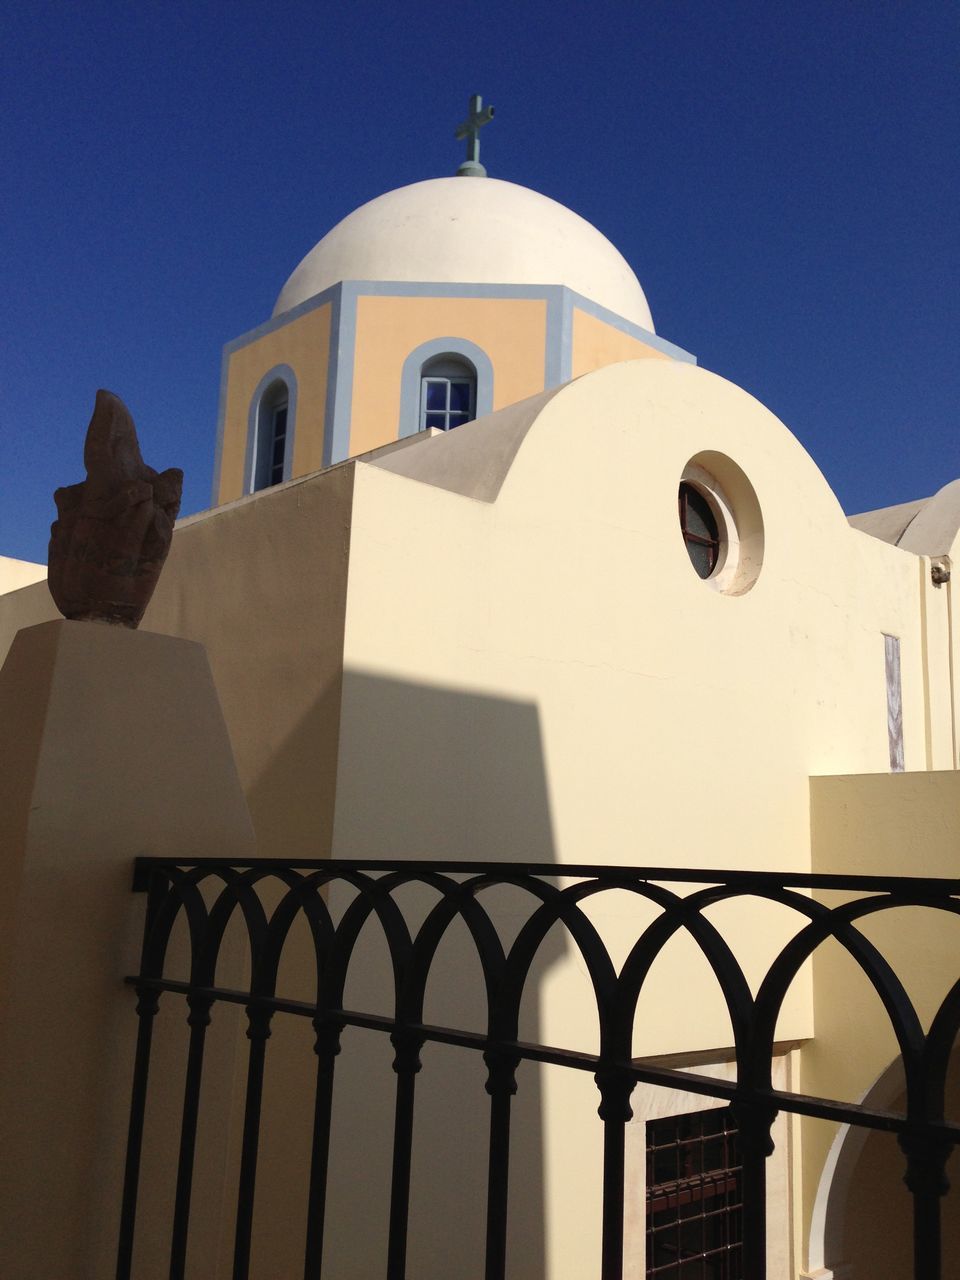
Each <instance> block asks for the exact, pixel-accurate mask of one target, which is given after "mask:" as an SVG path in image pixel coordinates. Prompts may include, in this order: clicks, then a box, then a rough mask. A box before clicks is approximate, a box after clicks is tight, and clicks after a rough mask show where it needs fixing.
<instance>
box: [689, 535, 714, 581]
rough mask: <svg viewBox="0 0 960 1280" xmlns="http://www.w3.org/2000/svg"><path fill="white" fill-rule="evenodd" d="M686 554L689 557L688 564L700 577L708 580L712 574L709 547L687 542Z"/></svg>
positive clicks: (700, 543)
mask: <svg viewBox="0 0 960 1280" xmlns="http://www.w3.org/2000/svg"><path fill="white" fill-rule="evenodd" d="M687 552H688V554H689V556H690V563H691V564H692V565H693V567H694V568H695V569H696V571H697V573H699V575H700V577H701V578H709V577H710V574H711V573H712V572H713V553H712V551H711V549H710V547H708V546H706V544H705V543H702V542H688V543H687Z"/></svg>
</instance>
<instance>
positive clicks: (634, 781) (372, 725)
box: [334, 361, 950, 1276]
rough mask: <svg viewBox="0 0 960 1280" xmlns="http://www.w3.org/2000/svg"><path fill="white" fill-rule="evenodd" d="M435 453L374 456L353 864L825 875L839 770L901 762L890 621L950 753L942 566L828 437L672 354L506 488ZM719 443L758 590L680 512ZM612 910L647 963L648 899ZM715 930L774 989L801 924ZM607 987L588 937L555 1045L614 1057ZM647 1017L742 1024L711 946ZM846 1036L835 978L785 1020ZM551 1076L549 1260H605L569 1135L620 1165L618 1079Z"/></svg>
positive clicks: (351, 633)
mask: <svg viewBox="0 0 960 1280" xmlns="http://www.w3.org/2000/svg"><path fill="white" fill-rule="evenodd" d="M490 425H491V427H492V425H493V420H491V424H490ZM483 429H484V424H483V423H478V424H476V425H475V427H474V428H472V430H474V431H476V432H477V433H479V432H480V431H482V430H483ZM461 430H462V431H467V430H471V428H463V429H461ZM458 434H459V433H458ZM461 443H462V442H461ZM419 447H420V448H421V449H422V450H423V451H424V452H423V453H422V454H420V455H417V454H416V453H415V452H408V453H407V454H406V455H405V456H404V468H405V470H406V472H407V474H406V475H405V476H401V475H397V474H392V473H390V472H387V471H385V470H384V469H381V468H378V467H375V466H366V465H363V464H359V465H358V468H357V484H356V494H355V507H354V533H353V539H352V543H351V571H350V585H349V592H348V602H347V618H346V632H345V642H344V664H345V675H344V696H343V704H342V711H341V749H340V760H339V774H338V792H337V813H336V824H335V832H334V851H335V853H336V854H338V855H340V856H351V855H356V854H360V853H364V854H368V855H374V856H375V855H380V856H396V855H397V854H398V853H403V852H404V851H410V852H411V853H412V854H416V855H417V856H426V857H431V856H445V857H464V858H484V857H489V858H508V859H509V858H520V859H524V858H528V857H532V858H536V859H539V860H542V861H546V862H551V861H556V862H558V863H562V862H565V861H591V860H596V861H598V862H603V863H616V862H622V863H639V864H643V863H647V864H651V863H652V864H654V865H664V864H667V865H669V864H674V863H675V864H677V865H680V866H703V867H745V868H754V867H755V868H761V869H769V870H775V869H779V870H797V871H799V870H804V869H806V868H807V867H808V866H809V859H810V844H809V842H810V829H809V798H808V778H809V775H810V774H814V773H828V772H833V771H849V770H852V769H856V770H858V771H865V772H870V771H874V772H877V773H883V772H886V770H887V769H888V768H889V762H888V741H887V723H886V693H885V677H884V660H883V652H884V643H883V634H884V633H885V632H886V633H890V634H894V635H897V636H899V637H900V640H901V650H902V665H903V698H904V734H905V750H906V761H907V767H908V768H909V769H921V770H922V769H926V768H927V767H928V765H929V756H928V732H927V721H928V714H927V704H926V702H925V698H926V697H929V699H930V702H931V704H932V707H931V710H930V715H931V716H932V717H934V718H936V717H937V716H939V715H943V714H946V715H947V716H949V711H948V710H947V711H946V712H945V711H944V708H946V707H948V705H949V698H950V689H949V669H948V666H949V664H948V662H947V655H946V653H945V651H944V650H943V648H942V646H941V647H940V648H938V649H935V650H934V651H933V653H932V654H930V655H926V654H925V651H924V648H923V633H922V629H921V625H920V617H921V607H920V606H921V597H922V583H923V577H922V574H923V572H924V568H923V564H922V562H921V561H919V560H918V559H917V558H916V557H914V556H911V555H908V554H906V553H904V552H901V551H898V550H897V549H895V548H892V547H889V546H887V545H885V544H882V543H879V542H877V541H876V540H873V539H870V538H868V537H867V536H865V535H863V534H861V533H859V532H857V531H855V530H851V529H850V528H849V526H848V525H847V522H846V520H845V518H844V516H843V513H842V511H841V510H840V507H839V505H838V504H837V502H836V499H835V498H834V496H833V495H832V493H831V492H830V490H829V488H828V487H827V485H826V483H825V482H824V480H823V477H822V476H821V475H820V473H819V472H818V470H817V468H816V467H815V465H814V464H813V462H812V461H811V459H810V458H809V457H808V455H807V454H806V453H805V452H804V451H803V449H802V448H801V447H800V445H799V444H798V443H797V441H796V440H795V439H794V438H793V437H792V436H791V435H790V434H789V432H787V431H786V430H785V428H784V427H783V426H782V424H780V423H779V422H777V420H776V419H775V418H774V417H773V416H772V415H771V414H770V413H769V412H768V411H767V410H765V409H764V408H763V407H762V406H761V405H759V404H758V403H757V402H756V401H754V400H752V399H751V397H749V396H748V395H746V394H745V393H744V392H742V391H740V390H739V389H737V388H736V387H733V386H732V385H730V384H728V383H725V382H724V381H723V380H721V379H719V378H716V377H714V376H713V375H710V374H707V373H705V372H703V371H700V370H697V369H695V368H692V367H690V366H686V365H679V364H674V363H667V362H659V361H657V362H654V361H643V362H642V363H633V364H630V365H619V366H615V367H612V368H607V369H604V370H602V371H600V372H598V373H595V374H592V375H588V376H587V377H585V378H582V379H580V380H579V381H577V382H575V383H573V384H571V385H569V386H567V387H566V388H564V389H562V390H561V391H560V392H558V393H557V394H556V395H554V396H553V397H552V398H550V399H549V401H548V402H546V403H545V404H544V407H543V408H542V409H541V411H540V412H539V416H537V417H536V419H535V421H534V422H533V425H532V426H531V427H530V429H529V430H528V432H527V434H526V436H525V438H524V440H523V442H522V444H521V446H520V448H519V450H518V451H517V453H516V456H515V458H514V459H513V462H512V465H511V466H510V468H509V470H508V471H507V474H506V476H505V479H504V481H503V484H502V488H501V489H500V491H499V496H498V497H497V499H496V501H494V502H492V503H486V502H483V501H477V500H476V499H474V498H471V497H466V496H463V493H459V492H453V491H451V488H457V487H459V488H461V489H463V490H464V491H465V492H469V489H470V485H469V483H468V479H467V478H465V477H463V476H460V477H457V475H456V474H455V473H456V467H455V466H452V467H451V468H450V470H449V474H447V476H446V477H445V478H444V469H443V467H441V466H435V467H432V468H428V467H426V466H424V467H423V470H424V473H425V474H427V472H428V471H429V474H430V475H431V479H432V481H433V482H432V483H430V484H424V483H419V482H418V481H417V480H416V479H415V478H414V477H415V473H416V464H417V457H418V456H420V457H421V458H425V457H426V456H427V454H426V451H428V450H438V449H449V450H451V456H452V451H453V450H454V449H457V448H459V445H458V444H456V443H455V442H454V441H453V440H452V439H451V440H444V439H442V438H441V439H438V440H436V441H431V442H427V443H425V444H424V445H422V446H419ZM705 450H712V451H715V452H719V453H720V454H723V455H726V456H727V457H729V458H730V459H733V460H734V461H735V462H736V463H737V464H739V466H740V467H741V468H742V469H743V471H744V472H745V473H746V475H747V477H748V478H749V480H750V482H751V483H752V485H753V487H754V489H755V491H756V494H757V496H758V499H759V504H760V508H761V510H762V515H763V523H764V551H763V567H762V570H761V572H760V575H759V578H758V579H757V581H756V583H755V585H754V586H753V588H752V589H751V590H750V591H748V592H747V593H746V594H744V595H740V596H725V595H722V594H719V593H717V592H716V591H714V590H713V589H712V588H711V587H710V586H709V585H708V584H706V583H704V582H702V581H700V580H699V579H698V578H697V576H696V575H695V573H694V572H693V571H692V569H691V566H690V564H689V562H688V559H687V556H686V552H685V549H684V547H683V544H682V540H681V538H680V534H679V530H678V528H677V508H676V495H677V484H678V481H679V479H680V476H681V474H682V472H683V470H684V467H685V466H686V464H687V463H688V462H689V460H690V459H691V458H693V457H696V456H698V455H700V454H701V453H702V452H703V451H705ZM438 456H439V455H438ZM443 485H449V486H450V487H441V486H443ZM932 603H933V605H939V604H940V603H941V602H940V600H939V599H938V600H935V601H933V602H932ZM369 778H376V779H378V783H379V785H378V786H377V787H376V788H374V789H371V788H370V787H369V786H368V785H366V780H367V779H369ZM590 915H591V919H593V920H594V922H595V923H596V924H597V925H598V927H600V928H601V930H602V931H603V933H604V936H605V937H606V938H607V940H608V943H609V945H610V946H611V948H612V950H613V952H614V954H616V955H622V954H623V948H624V947H625V946H626V945H627V942H628V940H629V939H630V938H632V937H634V936H636V933H635V931H636V927H637V919H638V915H641V916H642V913H638V912H637V911H636V910H635V909H628V908H627V906H626V904H616V905H614V904H610V905H603V904H597V905H596V906H595V908H594V909H593V910H592V911H591V913H590ZM711 918H713V919H714V920H715V921H717V922H719V923H721V924H722V926H723V928H724V930H725V933H726V936H727V937H728V938H729V939H730V941H731V945H732V946H733V949H734V951H735V953H736V954H737V956H738V957H739V958H740V960H741V963H742V964H743V965H744V967H745V970H746V972H747V974H748V976H749V977H750V978H751V979H752V980H753V981H757V980H758V978H759V977H760V975H761V974H762V973H763V972H765V970H766V968H767V966H768V965H769V963H770V962H771V960H772V958H773V956H774V955H775V954H776V951H777V950H778V949H779V946H780V945H782V944H783V942H784V941H785V940H786V938H787V937H788V936H789V934H790V933H791V932H792V929H793V927H794V921H793V920H791V919H788V918H786V917H785V916H778V915H777V913H776V912H775V911H773V910H771V909H769V908H767V909H764V908H760V907H758V906H757V905H756V904H753V905H752V906H751V905H747V904H742V905H741V906H739V907H730V908H726V909H724V910H716V911H714V912H713V913H711ZM678 974H682V975H683V980H682V986H683V992H684V998H683V999H682V1000H677V998H676V995H677V989H678V978H677V975H678ZM592 999H593V997H592V994H591V993H590V990H589V984H588V981H587V978H586V975H585V970H584V966H583V964H582V962H580V961H578V960H577V959H576V958H575V955H574V953H573V949H572V944H571V943H570V941H569V939H567V940H564V939H558V941H557V944H556V946H555V947H554V948H553V949H552V950H551V951H550V952H549V956H548V961H547V963H546V964H545V972H544V974H543V979H542V985H541V986H540V988H539V991H538V1000H537V1002H536V1007H535V1008H532V1009H531V1010H530V1011H529V1019H530V1021H529V1024H528V1027H527V1033H528V1034H529V1035H531V1036H533V1037H536V1038H539V1039H542V1040H545V1041H546V1042H547V1043H560V1044H571V1043H573V1044H575V1045H576V1047H586V1048H590V1047H592V1046H593V1045H595V1043H596V1039H595V1036H596V1032H595V1018H594V1015H593V1013H592ZM642 1010H643V1018H642V1024H643V1033H642V1035H638V1036H637V1037H636V1040H635V1051H636V1052H643V1053H670V1052H675V1051H678V1050H680V1049H693V1048H703V1049H708V1048H710V1047H711V1046H714V1047H718V1046H723V1045H727V1044H729V1042H730V1030H729V1025H728V1023H727V1020H726V1016H725V1014H724V1012H723V1010H722V1007H721V1005H720V1002H719V1000H718V999H717V997H716V991H715V987H714V984H713V981H712V979H711V978H710V976H709V974H708V973H707V972H706V966H705V965H704V963H703V961H702V960H699V959H698V958H697V957H696V955H695V954H694V952H693V949H692V947H691V946H689V945H687V944H685V943H684V941H683V940H676V941H675V942H674V943H672V944H671V947H670V950H669V953H668V956H665V957H664V961H663V962H662V963H661V964H660V965H658V966H657V967H656V968H655V969H654V971H653V973H652V975H651V979H650V984H649V989H648V992H647V994H645V996H644V1003H643V1005H642ZM816 1031H817V1024H816V1021H815V1019H814V1016H813V1008H812V1001H811V993H810V987H809V975H807V980H806V981H805V980H804V979H802V978H801V980H799V981H798V983H797V986H796V990H795V992H794V994H793V996H792V998H791V1000H790V1001H789V1002H788V1007H787V1009H786V1010H785V1014H784V1017H783V1018H782V1020H781V1025H780V1028H779V1031H778V1035H779V1036H781V1037H784V1038H798V1039H799V1038H803V1037H806V1036H810V1035H811V1034H814V1033H815V1032H816ZM529 1074H530V1073H528V1080H529ZM527 1087H528V1088H532V1089H533V1090H534V1091H535V1093H536V1096H537V1099H538V1106H539V1115H540V1116H541V1117H542V1120H541V1121H540V1123H542V1126H543V1134H544V1142H543V1151H544V1155H543V1163H542V1166H541V1167H540V1169H539V1175H538V1177H531V1179H530V1185H531V1187H533V1188H534V1189H536V1190H539V1189H540V1188H541V1187H542V1194H543V1203H544V1205H545V1206H546V1217H545V1227H544V1231H545V1238H544V1241H543V1243H542V1248H543V1250H544V1252H545V1256H546V1257H547V1258H549V1259H551V1260H552V1262H553V1268H554V1269H553V1270H551V1271H550V1272H549V1273H550V1274H556V1275H561V1276H562V1275H567V1274H569V1275H577V1274H584V1273H586V1272H585V1269H589V1267H590V1265H591V1258H592V1256H593V1255H592V1254H591V1252H590V1244H589V1242H590V1240H591V1234H590V1232H589V1231H584V1230H582V1229H581V1228H580V1226H579V1224H581V1223H583V1222H584V1221H585V1219H589V1218H590V1215H591V1214H593V1215H594V1218H595V1214H596V1212H598V1202H594V1201H593V1200H592V1199H591V1196H590V1192H589V1190H585V1188H598V1184H597V1182H596V1180H595V1179H592V1178H591V1177H589V1176H587V1175H586V1174H585V1176H584V1177H582V1178H580V1179H577V1180H570V1179H568V1178H566V1177H565V1175H564V1169H565V1168H566V1165H565V1163H564V1161H565V1160H568V1158H569V1150H567V1149H566V1147H565V1146H564V1143H563V1142H562V1141H561V1140H560V1139H559V1138H558V1136H557V1135H558V1134H559V1133H560V1132H561V1131H563V1132H567V1131H568V1129H569V1126H570V1125H571V1124H572V1123H573V1124H575V1127H576V1129H577V1131H578V1134H579V1139H580V1147H579V1150H580V1151H581V1159H582V1162H583V1163H582V1166H581V1167H582V1169H583V1170H589V1169H596V1168H598V1167H599V1166H598V1165H597V1160H598V1159H599V1154H598V1153H599V1133H598V1132H597V1131H596V1130H594V1131H592V1132H591V1131H590V1125H589V1117H590V1114H591V1109H590V1095H591V1090H592V1086H591V1083H590V1082H589V1081H588V1080H585V1079H580V1078H579V1077H578V1073H572V1072H566V1073H565V1072H562V1071H556V1070H553V1071H551V1070H550V1069H542V1070H540V1071H539V1073H537V1074H536V1079H535V1082H534V1083H532V1084H528V1086H527ZM523 1105H524V1104H523V1101H522V1099H521V1095H518V1106H519V1107H522V1106H523ZM527 1115H528V1123H533V1122H532V1121H531V1120H530V1119H529V1113H527ZM572 1116H576V1117H582V1122H581V1120H577V1121H571V1119H570V1117H572ZM564 1152H565V1154H561V1153H564ZM597 1194H599V1192H598V1190H597ZM561 1260H562V1261H561Z"/></svg>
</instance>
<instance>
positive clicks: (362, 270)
mask: <svg viewBox="0 0 960 1280" xmlns="http://www.w3.org/2000/svg"><path fill="white" fill-rule="evenodd" d="M341 280H384V281H386V280H422V281H429V282H441V283H451V284H530V285H543V284H554V285H556V284H563V285H567V286H568V288H570V289H574V290H575V291H576V292H577V293H582V294H584V295H585V296H586V297H588V298H590V299H592V301H594V302H598V303H599V304H600V305H601V306H603V307H607V308H609V310H610V311H613V312H616V314H617V315H619V316H623V317H624V319H626V320H632V321H633V322H634V324H638V325H640V326H642V328H644V329H648V330H650V332H651V333H652V332H653V320H652V318H651V316H650V308H649V307H648V306H647V300H646V298H645V297H644V296H643V290H642V289H641V288H640V282H639V281H638V280H637V277H636V276H635V275H634V274H633V272H632V271H631V270H630V266H629V264H628V263H627V261H626V259H625V258H624V257H623V255H622V254H621V253H619V251H618V250H617V249H615V248H614V247H613V245H612V244H611V243H610V241H609V240H608V239H607V238H606V236H603V235H601V234H600V232H599V231H598V230H597V229H596V227H594V226H591V224H590V223H589V222H587V221H586V220H585V219H584V218H581V217H580V216H579V215H578V214H576V213H573V212H572V211H571V210H570V209H567V208H565V207H564V206H563V205H562V204H558V203H557V202H556V200H551V199H549V197H547V196H542V195H540V194H539V193H538V192H536V191H530V190H528V188H527V187H519V186H517V185H516V184H515V183H512V182H502V181H500V180H499V179H497V178H475V177H457V178H432V179H430V180H429V181H427V182H415V183H413V184H412V185H411V186H409V187H398V188H397V190H396V191H388V192H387V193H386V194H385V195H382V196H378V197H377V198H376V199H375V200H371V201H370V202H369V203H368V204H365V205H361V206H360V208H359V209H355V210H354V211H353V213H351V214H348V215H347V217H346V218H344V219H343V221H342V222H338V223H337V225H336V226H335V227H334V228H333V230H332V231H329V232H328V233H327V234H326V235H325V236H324V237H323V239H322V240H321V241H320V243H319V244H318V245H315V246H314V248H313V249H311V250H310V252H309V253H308V254H307V256H306V257H305V258H304V259H303V261H302V262H301V263H300V265H299V266H298V267H297V269H296V270H295V271H294V273H293V275H292V276H291V277H290V279H289V280H288V281H287V283H286V284H285V285H284V286H283V290H282V291H281V293H280V297H279V298H278V299H277V305H276V306H275V307H274V309H273V314H274V315H275V316H278V315H282V314H283V312H285V311H290V310H291V309H292V308H293V307H296V306H298V305H299V304H300V303H301V302H306V300H307V299H308V298H312V297H314V296H315V295H316V294H318V293H321V292H322V291H323V290H324V289H328V288H329V287H330V286H331V285H334V284H337V283H338V282H339V281H341Z"/></svg>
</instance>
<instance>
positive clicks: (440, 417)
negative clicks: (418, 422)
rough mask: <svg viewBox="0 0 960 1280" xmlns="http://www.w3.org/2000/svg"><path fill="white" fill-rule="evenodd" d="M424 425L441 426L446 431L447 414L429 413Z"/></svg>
mask: <svg viewBox="0 0 960 1280" xmlns="http://www.w3.org/2000/svg"><path fill="white" fill-rule="evenodd" d="M423 425H424V426H425V427H439V428H440V430H441V431H446V429H447V415H446V414H445V413H428V414H427V415H426V417H425V419H424V423H423Z"/></svg>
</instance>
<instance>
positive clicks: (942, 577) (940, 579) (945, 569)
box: [930, 560, 950, 587]
mask: <svg viewBox="0 0 960 1280" xmlns="http://www.w3.org/2000/svg"><path fill="white" fill-rule="evenodd" d="M930 581H931V582H932V583H933V585H934V586H935V587H942V586H943V584H944V583H945V582H949V581H950V562H949V560H934V562H933V564H931V566H930Z"/></svg>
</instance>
